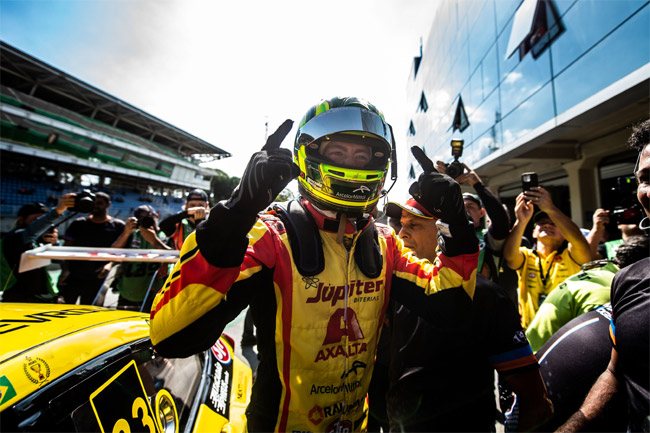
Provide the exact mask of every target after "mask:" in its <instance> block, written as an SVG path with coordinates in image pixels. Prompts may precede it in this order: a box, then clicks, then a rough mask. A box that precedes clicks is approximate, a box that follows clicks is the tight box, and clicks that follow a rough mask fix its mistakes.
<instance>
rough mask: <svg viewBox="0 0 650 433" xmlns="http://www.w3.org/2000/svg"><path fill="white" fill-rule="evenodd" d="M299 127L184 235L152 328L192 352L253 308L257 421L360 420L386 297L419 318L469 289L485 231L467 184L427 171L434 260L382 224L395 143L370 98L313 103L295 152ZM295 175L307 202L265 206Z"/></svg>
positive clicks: (301, 424)
mask: <svg viewBox="0 0 650 433" xmlns="http://www.w3.org/2000/svg"><path fill="white" fill-rule="evenodd" d="M291 125H292V122H291V121H290V120H288V121H285V123H284V124H283V125H281V126H280V128H279V129H278V130H277V131H276V132H275V133H274V134H273V135H271V136H270V137H269V139H268V141H267V143H266V145H265V146H264V147H263V148H262V150H261V151H260V152H257V153H255V154H253V156H252V157H251V160H250V162H249V164H248V166H247V168H246V170H245V172H244V174H243V176H242V179H241V182H240V184H239V186H238V187H237V188H236V189H235V190H234V191H233V193H232V196H231V197H230V199H229V200H227V201H222V202H220V203H218V204H217V205H216V206H214V207H213V208H212V210H211V212H210V216H209V218H208V219H207V220H206V221H205V222H203V223H201V224H200V225H199V226H198V227H197V230H196V232H195V233H193V234H192V235H190V236H189V237H188V238H187V240H186V241H185V243H184V244H183V248H182V250H181V253H180V256H181V258H180V260H179V262H178V263H177V264H176V266H175V268H174V269H173V271H172V273H171V275H170V277H169V279H168V280H167V282H166V283H165V286H164V287H163V289H161V291H160V292H159V293H158V294H157V296H156V299H155V300H154V304H153V307H152V311H151V339H152V341H153V343H154V345H155V348H156V350H157V351H158V352H159V353H160V354H161V355H163V356H167V357H185V356H189V355H190V354H193V353H196V352H199V351H202V350H205V349H207V348H209V347H210V346H211V345H212V344H213V343H214V342H215V340H216V339H217V338H218V337H219V335H220V334H221V332H222V330H223V328H224V326H225V325H226V324H227V323H228V322H229V321H231V320H232V319H234V318H235V317H236V316H237V315H238V314H239V312H240V311H241V310H242V309H243V308H245V307H246V306H247V305H250V311H251V313H252V315H253V320H254V323H255V326H256V328H257V329H258V336H257V338H258V350H259V357H260V363H259V367H258V371H257V378H256V381H255V383H254V385H253V392H252V396H251V402H250V404H249V406H248V409H247V418H248V429H249V431H354V430H359V429H360V428H361V427H362V423H363V421H364V419H365V414H364V399H365V396H366V393H367V390H368V384H369V382H370V378H371V375H372V370H373V361H374V356H375V349H376V345H377V341H378V338H379V333H380V331H381V325H382V322H383V317H384V312H385V310H386V307H387V304H388V300H389V297H393V298H395V299H398V300H399V302H401V303H403V304H405V305H409V306H412V308H413V311H417V312H418V314H422V315H426V314H427V311H428V310H427V308H426V307H427V305H435V303H436V298H437V296H436V295H434V296H427V295H432V294H434V293H436V292H438V291H440V290H443V289H447V288H452V287H459V286H462V287H463V288H464V290H465V291H466V293H467V294H468V296H470V297H471V296H472V295H473V291H474V285H475V279H476V265H477V260H478V242H477V240H476V237H475V235H474V228H473V225H472V224H471V223H469V222H468V220H467V218H466V216H465V208H464V206H463V199H462V196H461V193H460V187H459V185H458V184H457V183H456V182H455V181H454V180H453V179H451V178H450V177H448V176H446V175H442V174H440V173H438V172H436V171H435V170H433V169H432V170H430V171H425V172H424V173H423V174H422V175H421V176H420V177H419V179H418V181H417V182H415V183H413V185H412V186H411V188H410V190H409V192H410V193H411V195H412V196H413V197H414V198H415V199H416V200H418V202H420V203H421V204H422V205H423V206H424V207H426V208H427V209H429V210H430V212H431V213H432V214H434V215H435V216H436V217H437V218H439V219H440V224H439V225H438V232H439V240H438V245H439V247H440V250H441V251H440V254H439V255H438V257H437V259H436V261H435V263H430V262H429V261H427V260H418V259H417V258H416V257H415V256H414V255H413V253H412V252H411V251H410V250H408V249H407V248H405V247H404V245H403V243H402V241H400V240H399V239H398V238H397V236H396V235H395V233H394V232H393V230H391V229H390V228H388V227H386V226H384V225H380V224H375V223H374V221H373V218H372V217H371V216H370V215H369V212H370V211H372V210H373V209H374V208H375V207H376V204H377V202H378V200H379V198H380V196H381V195H382V192H383V186H384V180H385V177H386V174H387V171H388V168H389V165H390V164H389V161H390V159H391V154H393V155H394V152H395V144H394V140H393V136H392V129H391V127H390V125H389V124H388V123H386V121H385V120H384V117H383V115H382V114H381V112H380V111H379V110H378V109H377V108H375V107H374V106H373V105H372V104H370V103H368V102H366V101H364V100H361V99H358V98H351V97H350V98H333V99H330V100H324V101H321V103H319V104H318V105H316V106H314V107H312V108H311V109H310V110H309V111H308V112H307V114H306V115H305V117H304V118H303V120H302V121H301V122H300V125H299V127H298V131H297V134H296V138H295V143H294V151H293V160H292V158H291V153H290V151H288V150H286V149H280V148H279V147H280V144H281V142H282V140H283V139H284V137H285V136H286V135H287V133H288V132H289V130H290V129H291ZM295 177H298V183H299V191H300V193H301V195H302V197H301V199H300V200H298V201H294V202H290V203H289V205H288V207H287V210H286V211H282V209H279V208H275V211H273V212H270V213H268V212H267V213H264V214H259V215H258V213H259V212H261V211H263V210H265V209H267V207H268V206H269V205H270V204H271V203H272V202H273V201H274V199H275V197H276V196H277V194H278V193H279V192H280V191H282V189H284V188H285V186H286V185H287V184H288V183H289V182H290V181H291V180H292V179H293V178H295ZM393 177H396V176H393ZM428 319H429V320H432V321H435V319H436V318H435V317H429V318H428Z"/></svg>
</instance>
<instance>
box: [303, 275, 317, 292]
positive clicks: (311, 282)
mask: <svg viewBox="0 0 650 433" xmlns="http://www.w3.org/2000/svg"><path fill="white" fill-rule="evenodd" d="M302 281H303V282H304V283H305V290H309V289H313V288H314V287H318V286H317V284H318V281H319V279H318V278H317V277H302Z"/></svg>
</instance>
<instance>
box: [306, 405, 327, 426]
mask: <svg viewBox="0 0 650 433" xmlns="http://www.w3.org/2000/svg"><path fill="white" fill-rule="evenodd" d="M307 417H308V418H309V421H311V422H312V424H314V425H318V424H320V423H321V422H323V420H324V419H325V414H323V408H322V407H320V406H319V405H315V406H314V407H312V408H311V410H310V411H309V414H307Z"/></svg>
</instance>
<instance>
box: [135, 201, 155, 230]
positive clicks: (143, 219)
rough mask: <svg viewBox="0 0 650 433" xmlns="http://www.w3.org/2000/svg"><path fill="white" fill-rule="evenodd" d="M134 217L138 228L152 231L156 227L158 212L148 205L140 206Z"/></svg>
mask: <svg viewBox="0 0 650 433" xmlns="http://www.w3.org/2000/svg"><path fill="white" fill-rule="evenodd" d="M133 216H134V217H135V219H136V220H137V223H136V226H137V227H142V228H143V229H150V228H152V227H155V226H156V220H155V219H154V217H155V216H156V211H155V209H154V208H153V207H151V206H149V205H147V204H143V205H140V206H138V208H137V209H136V210H135V211H134V212H133Z"/></svg>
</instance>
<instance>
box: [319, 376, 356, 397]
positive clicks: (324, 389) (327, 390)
mask: <svg viewBox="0 0 650 433" xmlns="http://www.w3.org/2000/svg"><path fill="white" fill-rule="evenodd" d="M360 386H361V381H360V380H355V381H354V382H350V383H342V384H337V385H334V384H330V385H315V384H313V385H312V386H311V390H310V391H309V395H318V394H333V395H336V394H339V393H342V392H352V391H354V390H355V389H357V388H359V387H360Z"/></svg>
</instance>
